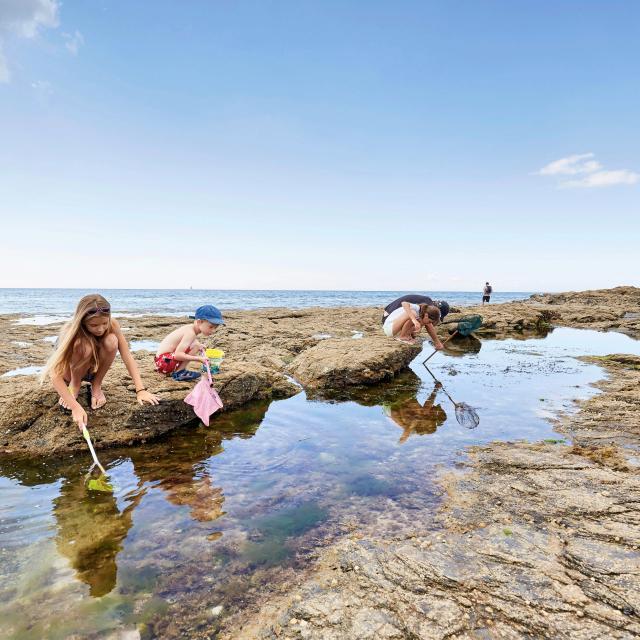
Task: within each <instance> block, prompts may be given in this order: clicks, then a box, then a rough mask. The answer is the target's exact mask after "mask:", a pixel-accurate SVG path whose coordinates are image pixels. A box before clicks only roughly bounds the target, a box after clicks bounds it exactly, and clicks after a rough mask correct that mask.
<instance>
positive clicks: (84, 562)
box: [53, 475, 142, 597]
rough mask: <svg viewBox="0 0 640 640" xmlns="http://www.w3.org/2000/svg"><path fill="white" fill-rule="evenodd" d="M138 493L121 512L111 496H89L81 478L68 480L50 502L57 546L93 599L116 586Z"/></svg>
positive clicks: (90, 494) (138, 496) (94, 494)
mask: <svg viewBox="0 0 640 640" xmlns="http://www.w3.org/2000/svg"><path fill="white" fill-rule="evenodd" d="M141 495H142V494H140V493H138V494H136V496H135V498H134V499H133V501H132V502H131V504H129V506H127V507H126V509H124V511H122V512H120V511H119V509H118V506H117V504H116V499H115V497H114V496H113V495H112V494H110V493H96V492H88V491H87V490H86V488H85V485H84V478H83V477H82V476H81V475H78V476H76V477H75V478H73V479H67V480H66V481H65V482H64V483H63V485H62V488H61V489H60V495H59V496H58V497H57V498H56V499H55V500H54V501H53V513H54V516H55V518H56V523H57V533H56V546H57V548H58V551H59V552H60V553H61V554H62V555H63V556H65V557H67V558H68V559H69V562H70V563H71V566H72V567H73V568H74V569H75V570H76V574H77V576H78V578H79V579H80V580H82V581H83V582H85V583H86V584H88V585H89V592H90V593H91V595H92V596H94V597H100V596H103V595H106V594H107V593H109V592H110V591H111V590H112V589H113V588H114V586H115V584H116V576H117V564H116V557H117V555H118V553H119V552H120V551H121V550H122V543H123V540H124V539H125V538H126V537H127V533H128V532H129V529H130V528H131V525H132V521H131V515H132V511H133V509H134V507H135V505H136V504H137V503H138V502H139V500H140V498H141Z"/></svg>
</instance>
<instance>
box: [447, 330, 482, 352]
mask: <svg viewBox="0 0 640 640" xmlns="http://www.w3.org/2000/svg"><path fill="white" fill-rule="evenodd" d="M480 349H482V342H481V341H480V340H478V338H476V336H474V335H469V336H461V335H457V336H456V337H455V338H453V339H452V340H450V341H449V342H447V344H446V346H445V351H446V354H447V355H448V356H466V355H470V354H474V353H480Z"/></svg>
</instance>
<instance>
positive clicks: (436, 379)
mask: <svg viewBox="0 0 640 640" xmlns="http://www.w3.org/2000/svg"><path fill="white" fill-rule="evenodd" d="M424 368H425V369H426V370H427V371H428V372H429V374H430V375H431V377H432V378H433V379H434V380H435V381H436V382H437V383H438V384H439V385H440V388H441V389H442V390H443V391H444V394H445V395H446V396H447V398H449V400H451V404H453V406H454V407H457V406H458V405H457V404H456V401H455V400H454V399H453V398H452V397H451V396H450V395H449V393H448V392H447V390H446V389H445V388H444V385H443V384H442V382H440V380H438V378H436V377H435V376H434V375H433V371H431V369H429V367H427V365H426V364H425V365H424Z"/></svg>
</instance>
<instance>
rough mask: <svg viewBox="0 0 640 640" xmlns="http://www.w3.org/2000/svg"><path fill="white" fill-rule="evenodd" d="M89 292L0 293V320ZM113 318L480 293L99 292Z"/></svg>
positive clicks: (473, 297)
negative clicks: (200, 309) (206, 307)
mask: <svg viewBox="0 0 640 640" xmlns="http://www.w3.org/2000/svg"><path fill="white" fill-rule="evenodd" d="M88 293H95V291H94V290H93V291H92V290H90V289H0V314H8V313H19V314H24V315H28V316H31V315H37V314H44V315H46V316H52V315H62V316H68V315H70V314H72V313H73V310H74V309H75V306H76V304H77V302H78V300H79V299H80V298H81V297H82V296H84V295H86V294H88ZM99 293H101V294H102V295H103V296H104V297H105V298H106V299H107V300H109V302H110V303H111V306H112V309H113V311H114V312H115V313H140V314H160V315H163V314H167V315H171V314H175V315H182V314H187V313H191V312H193V310H194V309H196V307H199V306H200V305H203V304H213V305H215V306H216V307H219V308H220V309H260V308H264V307H288V308H304V307H383V306H385V305H387V304H388V303H389V302H391V301H392V300H395V299H396V298H399V297H400V296H402V295H405V294H406V293H422V294H424V295H429V296H431V297H432V298H434V299H436V300H447V301H448V302H449V304H451V305H452V306H468V305H472V304H478V303H479V302H481V300H482V293H481V292H480V291H411V292H408V291H285V290H232V289H102V290H100V291H99ZM532 293H533V292H527V291H503V292H500V291H499V292H495V293H493V294H492V297H491V301H492V302H509V301H511V300H524V299H526V298H528V297H529V296H530V295H531V294H532Z"/></svg>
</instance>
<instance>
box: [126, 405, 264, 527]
mask: <svg viewBox="0 0 640 640" xmlns="http://www.w3.org/2000/svg"><path fill="white" fill-rule="evenodd" d="M269 404H270V403H269V402H268V401H266V402H254V403H251V404H250V405H248V409H247V410H242V411H237V412H232V413H227V414H222V415H221V416H220V420H219V422H217V423H216V425H217V427H218V428H217V429H215V430H214V429H212V428H211V427H204V426H202V425H201V426H199V427H193V428H189V437H188V438H180V437H179V434H176V435H175V436H174V437H173V438H171V440H170V441H168V442H156V443H152V444H150V445H147V446H145V447H143V448H138V449H132V450H131V451H130V453H129V455H130V457H131V461H132V463H133V465H134V468H135V473H136V475H137V476H138V477H139V478H140V481H141V482H149V483H153V484H154V486H157V487H159V488H160V489H162V490H163V491H164V492H165V493H166V496H167V500H168V501H169V502H171V503H172V504H175V505H178V506H182V505H184V506H188V507H190V509H191V517H192V518H193V519H194V520H197V521H198V522H211V521H213V520H216V519H217V518H219V517H220V516H222V515H224V511H223V510H222V505H223V503H224V494H223V492H222V488H220V487H216V486H214V485H215V478H212V477H211V475H210V473H209V471H208V470H207V466H206V460H207V459H208V458H210V457H212V456H215V455H217V454H219V453H222V451H224V448H223V446H222V442H223V440H225V439H229V438H233V437H235V436H240V437H245V438H250V437H251V436H253V435H254V434H255V432H256V430H257V429H258V427H259V426H260V423H261V422H262V420H263V418H264V415H265V413H266V412H267V409H268V407H269Z"/></svg>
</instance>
